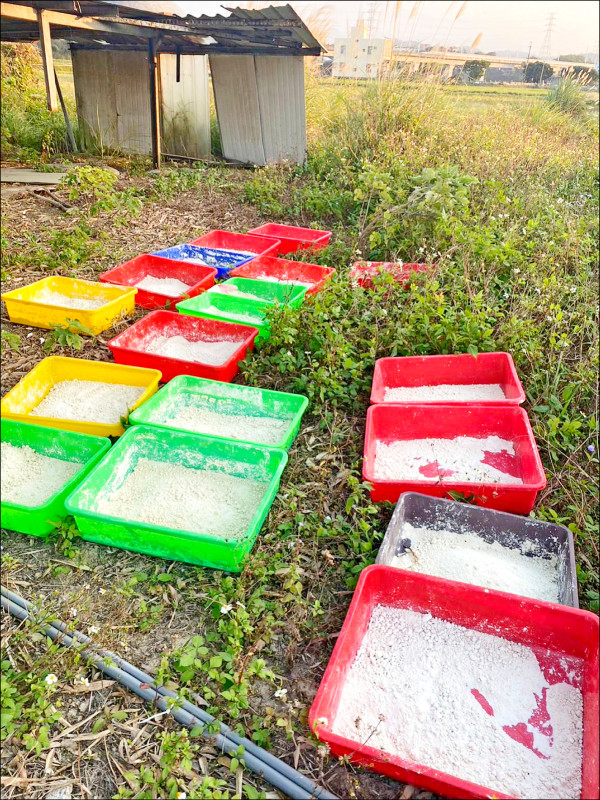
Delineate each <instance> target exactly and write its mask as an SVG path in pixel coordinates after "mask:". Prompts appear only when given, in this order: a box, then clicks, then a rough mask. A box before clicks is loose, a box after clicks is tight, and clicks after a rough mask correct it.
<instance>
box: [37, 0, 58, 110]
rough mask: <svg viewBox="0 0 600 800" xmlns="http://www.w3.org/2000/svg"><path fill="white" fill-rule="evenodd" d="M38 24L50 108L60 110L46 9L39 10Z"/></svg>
mask: <svg viewBox="0 0 600 800" xmlns="http://www.w3.org/2000/svg"><path fill="white" fill-rule="evenodd" d="M38 25H39V28H40V48H41V50H42V64H43V65H44V80H45V82H46V99H47V103H48V110H49V111H58V95H57V93H56V81H55V80H54V59H53V58H52V37H51V35H50V23H49V22H48V19H47V17H46V12H45V11H38Z"/></svg>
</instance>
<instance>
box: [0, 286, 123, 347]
mask: <svg viewBox="0 0 600 800" xmlns="http://www.w3.org/2000/svg"><path fill="white" fill-rule="evenodd" d="M48 292H56V294H58V295H63V296H66V297H70V298H77V299H82V300H95V301H97V300H104V301H105V302H104V303H103V304H102V305H101V306H99V307H98V308H93V309H81V308H68V307H65V306H61V305H55V304H53V303H52V300H55V301H56V298H51V300H50V302H48V300H44V299H43V297H44V294H46V295H47V294H48ZM136 292H137V289H136V288H135V287H123V286H112V285H110V284H107V283H96V282H95V281H82V280H76V279H75V278H63V277H59V276H53V277H50V278H42V280H41V281H36V282H35V283H30V284H29V286H23V287H21V288H20V289H13V290H12V292H5V293H4V294H3V295H2V299H3V300H4V302H5V303H6V310H7V312H8V316H9V319H10V321H11V322H19V323H21V324H22V325H33V326H34V327H36V328H55V327H59V328H70V329H71V330H78V329H77V328H73V327H72V326H71V325H70V323H72V322H78V323H79V324H80V325H83V326H84V327H86V328H88V329H89V330H90V331H91V332H92V333H93V334H94V336H96V335H97V334H99V333H102V331H105V330H106V329H107V328H112V326H113V325H114V324H115V323H116V322H117V321H118V320H119V319H121V318H122V317H123V316H126V315H127V314H132V313H133V309H134V306H135V295H136ZM79 332H80V333H81V331H79Z"/></svg>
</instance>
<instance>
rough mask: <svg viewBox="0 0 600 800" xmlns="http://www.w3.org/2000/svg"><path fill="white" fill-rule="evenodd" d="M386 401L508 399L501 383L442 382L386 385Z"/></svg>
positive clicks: (436, 401) (422, 401) (433, 401)
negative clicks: (431, 384)
mask: <svg viewBox="0 0 600 800" xmlns="http://www.w3.org/2000/svg"><path fill="white" fill-rule="evenodd" d="M383 399H384V400H385V401H386V403H408V402H411V403H443V402H450V403H464V402H474V401H477V402H482V401H485V402H490V401H498V400H506V395H505V394H504V389H503V388H502V386H501V385H500V384H499V383H469V384H465V385H463V384H455V383H440V384H437V385H435V386H394V387H390V386H386V388H385V394H384V396H383Z"/></svg>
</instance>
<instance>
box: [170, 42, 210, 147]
mask: <svg viewBox="0 0 600 800" xmlns="http://www.w3.org/2000/svg"><path fill="white" fill-rule="evenodd" d="M180 59H181V61H180V81H179V83H178V82H177V80H176V78H177V56H175V55H173V54H170V53H161V55H160V87H161V124H162V136H163V144H162V149H163V152H164V153H171V154H173V155H177V156H190V157H191V158H206V157H207V156H210V96H209V88H208V58H207V56H191V55H182V56H180Z"/></svg>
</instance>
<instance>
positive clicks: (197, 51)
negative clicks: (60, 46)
mask: <svg viewBox="0 0 600 800" xmlns="http://www.w3.org/2000/svg"><path fill="white" fill-rule="evenodd" d="M70 47H71V50H105V51H107V52H108V51H111V52H114V51H117V50H118V51H124V52H135V51H141V52H145V51H146V48H147V45H145V44H111V45H109V46H108V47H107V46H106V45H104V44H93V43H91V42H90V43H88V42H85V43H83V42H81V43H72V44H71V45H70ZM178 50H179V52H180V53H181V55H182V56H204V55H208V56H210V55H219V54H221V55H230V56H242V55H251V56H282V57H286V56H302V57H304V56H319V55H321V50H320V48H317V47H312V48H308V47H305V48H303V49H302V50H292V49H290V48H285V47H273V48H266V47H265V48H264V49H262V48H261V49H257V48H256V47H233V46H230V47H219V46H218V45H214V44H211V45H196V46H195V47H193V46H190V45H188V46H186V45H181V46H178V45H174V44H169V43H163V44H161V46H160V48H159V49H158V52H160V53H172V54H173V55H176V54H177V51H178Z"/></svg>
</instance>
